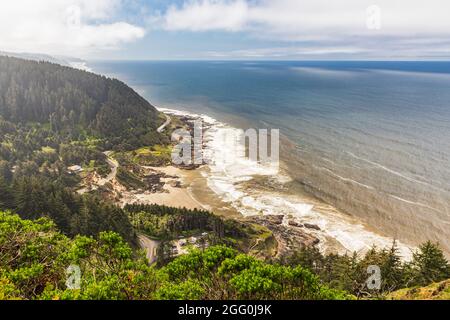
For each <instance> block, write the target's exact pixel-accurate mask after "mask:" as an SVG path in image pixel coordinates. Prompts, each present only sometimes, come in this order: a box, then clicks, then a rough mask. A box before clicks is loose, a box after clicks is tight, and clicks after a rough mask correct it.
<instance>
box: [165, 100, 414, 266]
mask: <svg viewBox="0 0 450 320" xmlns="http://www.w3.org/2000/svg"><path fill="white" fill-rule="evenodd" d="M159 110H160V111H162V112H167V113H172V114H175V115H180V116H182V115H189V116H194V117H195V116H197V117H201V118H203V120H204V121H205V122H208V123H209V124H211V125H212V127H211V129H210V130H208V131H207V133H206V135H205V140H206V145H205V151H204V157H205V158H206V159H207V160H208V167H209V171H208V172H207V173H204V175H205V177H206V179H207V185H208V187H209V188H210V189H211V190H212V191H213V192H214V193H216V194H217V195H218V196H219V197H221V199H222V200H223V201H225V202H227V203H229V204H230V206H232V207H234V208H235V209H237V210H238V211H239V212H240V213H241V214H242V215H244V216H251V215H261V214H262V215H270V214H275V215H279V214H280V215H286V216H290V217H291V219H295V220H297V221H298V222H300V223H311V224H315V225H317V226H319V227H320V229H321V230H320V231H311V232H313V233H314V234H315V235H316V236H317V237H319V238H320V239H321V240H322V243H321V248H323V249H326V248H327V238H332V239H334V240H335V241H337V242H338V243H339V244H340V245H341V246H342V251H341V253H342V252H355V251H356V252H360V253H363V252H365V251H367V250H368V249H370V248H371V247H372V246H374V245H375V246H377V247H379V248H385V247H390V246H391V245H392V241H393V239H391V238H388V237H384V236H381V235H378V234H376V233H374V232H372V231H370V230H368V229H367V228H366V227H365V226H364V225H363V224H361V223H358V222H357V221H355V220H354V219H353V218H350V217H348V216H346V215H344V214H341V213H338V212H323V210H316V209H315V207H314V205H313V204H311V203H306V201H304V200H303V199H301V198H300V197H299V196H293V195H287V194H283V193H282V192H273V191H266V190H264V189H261V190H259V189H258V188H257V187H255V188H251V189H250V188H246V185H247V184H246V183H245V182H248V181H250V180H252V179H253V178H254V177H255V176H265V177H268V178H271V179H274V180H276V181H277V182H278V183H280V184H282V183H287V182H289V181H291V178H290V177H289V176H288V175H286V174H284V173H281V172H279V171H278V170H275V169H274V168H271V167H270V166H264V165H261V164H260V163H257V162H256V161H252V160H250V159H248V158H246V157H245V153H242V152H237V153H234V152H231V150H236V143H235V142H236V140H234V139H236V138H238V135H239V134H240V132H241V130H238V129H236V128H233V127H231V126H229V125H227V124H225V123H221V122H219V121H217V120H216V119H213V118H211V117H208V116H205V115H198V114H193V113H188V112H184V111H179V110H173V109H165V108H164V109H163V108H160V109H159ZM241 151H242V150H241ZM230 157H235V158H234V159H233V160H234V161H228V160H229V158H230ZM341 178H342V177H341ZM342 179H345V180H346V181H349V182H352V183H356V184H360V183H358V182H356V181H353V180H352V181H350V179H347V178H342ZM364 186H365V185H364ZM365 187H370V186H365ZM397 244H398V246H399V250H400V254H401V255H402V257H403V258H404V259H406V260H408V259H410V258H411V248H410V247H408V246H407V245H405V244H403V243H400V242H397Z"/></svg>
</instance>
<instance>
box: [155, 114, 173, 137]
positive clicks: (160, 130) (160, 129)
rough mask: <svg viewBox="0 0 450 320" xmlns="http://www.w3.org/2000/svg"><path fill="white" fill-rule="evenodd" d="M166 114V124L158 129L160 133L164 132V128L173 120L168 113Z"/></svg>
mask: <svg viewBox="0 0 450 320" xmlns="http://www.w3.org/2000/svg"><path fill="white" fill-rule="evenodd" d="M165 116H166V119H167V120H166V122H164V124H163V125H162V126H161V127H159V128H158V129H157V130H156V131H158V133H161V132H163V131H164V129H165V128H166V127H167V126H168V125H169V124H170V122H172V118H171V117H169V116H168V115H167V114H165Z"/></svg>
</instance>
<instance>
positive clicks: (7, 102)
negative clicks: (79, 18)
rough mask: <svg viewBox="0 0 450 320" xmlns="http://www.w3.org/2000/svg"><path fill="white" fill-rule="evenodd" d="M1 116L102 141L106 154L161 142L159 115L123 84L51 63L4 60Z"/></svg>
mask: <svg viewBox="0 0 450 320" xmlns="http://www.w3.org/2000/svg"><path fill="white" fill-rule="evenodd" d="M0 117H2V118H3V120H4V121H6V125H7V126H10V125H11V124H16V125H17V124H19V125H20V126H22V125H23V124H27V123H39V124H46V125H47V126H48V127H49V129H50V130H51V131H52V132H57V133H58V134H60V135H63V136H67V135H68V136H70V137H71V138H72V140H78V139H79V138H80V137H83V136H86V134H88V135H91V136H96V137H99V138H103V139H104V141H103V144H104V147H105V149H111V148H113V147H114V148H117V149H118V150H120V149H128V150H133V149H136V148H139V147H140V146H148V145H153V144H156V143H158V142H160V139H161V137H160V135H158V134H157V133H156V128H157V127H158V125H159V121H160V119H159V113H158V112H157V111H156V109H155V108H154V107H153V106H152V105H150V104H149V103H148V102H147V101H146V100H145V99H143V98H142V97H141V96H139V95H138V94H137V93H136V92H135V91H133V90H132V89H130V88H129V87H128V86H127V85H125V84H124V83H122V82H120V81H118V80H115V79H109V78H106V77H102V76H99V75H95V74H93V73H89V72H85V71H81V70H76V69H72V68H68V67H63V66H60V65H56V64H51V63H48V62H34V61H26V60H22V59H15V58H9V57H0Z"/></svg>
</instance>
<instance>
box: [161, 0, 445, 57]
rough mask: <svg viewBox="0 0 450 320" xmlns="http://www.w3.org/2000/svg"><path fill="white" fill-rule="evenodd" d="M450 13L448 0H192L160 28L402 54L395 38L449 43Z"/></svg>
mask: <svg viewBox="0 0 450 320" xmlns="http://www.w3.org/2000/svg"><path fill="white" fill-rule="evenodd" d="M371 5H376V6H378V7H379V8H380V9H381V28H380V29H379V30H374V29H370V28H368V27H367V20H368V13H367V8H368V7H370V6H371ZM449 12H450V1H448V0H427V1H426V2H425V1H423V0H395V1H393V0H253V1H244V0H189V1H186V2H185V3H184V4H183V5H181V6H179V7H174V6H172V7H170V9H169V10H167V12H166V13H165V14H164V15H163V16H162V26H163V27H164V28H165V29H167V30H185V31H208V30H223V31H241V32H247V33H249V34H251V35H253V36H254V37H257V38H260V39H266V40H281V41H288V42H304V41H312V42H317V43H319V42H320V43H326V42H328V43H329V45H330V47H331V48H333V47H335V46H336V45H338V46H343V45H347V46H349V47H354V46H355V45H357V46H358V47H362V49H364V48H370V49H371V50H372V51H376V50H377V48H376V47H375V46H377V45H379V46H380V48H379V49H380V50H381V49H383V50H386V49H387V48H386V47H385V46H384V45H383V43H382V42H381V40H380V39H383V38H384V39H387V42H389V43H390V44H391V45H392V46H393V47H394V46H395V47H396V48H397V49H399V50H401V49H402V47H400V46H398V45H395V42H396V40H399V41H400V42H402V41H405V40H406V39H409V38H411V39H412V38H414V39H415V40H420V39H422V40H425V39H428V38H434V39H441V40H444V39H449V36H450V16H449ZM160 22H161V19H160ZM436 44H437V45H439V43H438V42H437V43H436ZM447 47H448V46H447ZM438 51H439V50H438ZM441 51H442V50H441ZM447 53H448V52H447ZM448 54H450V53H448Z"/></svg>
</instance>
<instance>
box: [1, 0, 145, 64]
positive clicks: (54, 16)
mask: <svg viewBox="0 0 450 320" xmlns="http://www.w3.org/2000/svg"><path fill="white" fill-rule="evenodd" d="M122 5H123V3H122V1H121V0H14V1H4V0H3V1H1V3H0V50H4V51H28V52H45V53H51V54H71V55H77V56H79V55H85V54H89V53H90V52H92V51H96V50H102V49H111V48H115V47H117V46H119V45H120V44H122V43H126V42H129V41H133V40H136V39H139V38H142V37H143V36H144V34H145V30H144V29H142V28H140V27H137V26H134V25H132V24H129V23H126V22H123V21H114V20H116V19H114V17H115V16H116V13H117V12H118V10H119V9H120V8H121V7H122Z"/></svg>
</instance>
